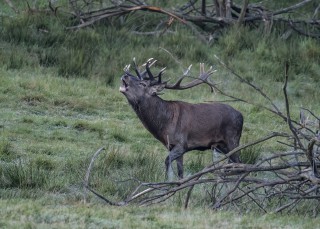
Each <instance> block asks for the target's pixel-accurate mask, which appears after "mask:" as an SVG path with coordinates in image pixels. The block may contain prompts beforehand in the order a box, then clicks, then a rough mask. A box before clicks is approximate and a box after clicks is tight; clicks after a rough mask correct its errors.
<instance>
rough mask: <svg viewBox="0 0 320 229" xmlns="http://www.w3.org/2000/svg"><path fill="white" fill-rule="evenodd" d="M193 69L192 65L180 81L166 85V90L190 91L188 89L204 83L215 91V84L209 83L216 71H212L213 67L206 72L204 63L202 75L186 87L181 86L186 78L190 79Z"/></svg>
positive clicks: (201, 70) (201, 64)
mask: <svg viewBox="0 0 320 229" xmlns="http://www.w3.org/2000/svg"><path fill="white" fill-rule="evenodd" d="M191 67H192V65H190V66H189V67H188V68H187V70H186V71H185V72H184V73H183V75H182V76H181V77H180V78H179V79H178V81H177V82H176V83H174V84H166V86H165V88H166V89H174V90H184V89H188V88H191V87H194V86H197V85H199V84H202V83H206V84H208V85H209V86H210V88H211V91H213V88H214V84H213V83H212V82H210V81H209V76H210V75H212V74H213V73H214V72H215V70H212V66H211V67H210V68H209V70H208V71H205V68H204V63H200V74H199V76H198V77H197V78H195V79H194V80H193V81H191V82H189V83H187V84H185V85H181V82H182V81H183V79H184V78H186V77H190V76H189V72H190V70H191Z"/></svg>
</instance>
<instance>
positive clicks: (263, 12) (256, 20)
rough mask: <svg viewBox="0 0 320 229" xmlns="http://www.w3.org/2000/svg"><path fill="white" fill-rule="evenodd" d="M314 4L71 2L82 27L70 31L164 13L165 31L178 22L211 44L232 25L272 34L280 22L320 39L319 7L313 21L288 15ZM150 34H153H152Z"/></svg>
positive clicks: (309, 0) (307, 0)
mask: <svg viewBox="0 0 320 229" xmlns="http://www.w3.org/2000/svg"><path fill="white" fill-rule="evenodd" d="M314 2H315V0H303V1H300V2H298V3H295V4H293V5H290V6H287V7H284V8H282V9H276V10H271V9H267V8H266V7H264V6H263V5H260V4H257V3H255V4H250V3H249V1H247V0H243V4H242V6H238V5H236V4H235V3H233V1H232V0H227V1H214V3H215V4H211V5H208V4H206V1H197V0H190V1H187V3H186V4H184V5H183V6H181V7H175V8H171V9H164V8H161V7H158V6H153V5H148V4H147V3H146V2H142V1H137V0H124V1H110V3H109V4H107V6H105V5H104V7H102V6H100V7H96V8H94V7H93V3H91V4H88V3H87V4H84V3H83V2H82V1H78V0H70V6H71V7H72V9H73V12H72V13H73V14H74V17H75V18H77V21H78V24H77V25H74V26H71V27H68V29H79V28H83V27H86V26H91V25H93V24H94V23H96V22H99V21H102V20H105V19H112V18H118V17H120V16H124V15H133V14H134V13H135V12H138V11H145V12H150V13H160V14H163V15H165V16H167V17H168V18H169V19H168V22H167V24H166V25H165V27H166V28H164V30H163V31H166V29H167V28H168V27H169V26H171V24H172V23H173V22H174V21H177V22H180V23H183V24H185V25H187V26H189V27H190V28H192V30H193V31H195V30H196V32H195V34H196V35H198V36H199V37H200V39H202V40H205V42H210V40H211V39H212V36H213V37H214V34H213V33H216V32H217V31H219V29H221V28H225V27H228V26H230V25H237V26H240V25H254V26H257V25H258V24H262V25H264V26H265V27H266V29H265V31H270V30H271V28H272V26H274V25H275V24H276V23H282V24H285V25H287V26H288V28H291V29H293V30H294V31H296V32H297V33H299V34H302V35H305V36H310V37H313V38H319V37H320V31H319V30H320V20H319V19H318V11H319V6H318V7H317V8H316V9H315V10H314V12H310V17H311V18H310V19H295V20H293V19H292V18H290V17H288V16H287V15H288V14H291V13H293V12H295V11H296V10H299V9H300V8H302V7H304V6H306V5H310V4H313V3H314ZM51 7H52V5H51ZM311 14H312V15H311ZM306 27H308V31H306V30H305V29H306ZM144 32H146V31H144ZM147 32H149V33H150V31H147ZM212 32H213V33H212ZM204 37H205V39H204Z"/></svg>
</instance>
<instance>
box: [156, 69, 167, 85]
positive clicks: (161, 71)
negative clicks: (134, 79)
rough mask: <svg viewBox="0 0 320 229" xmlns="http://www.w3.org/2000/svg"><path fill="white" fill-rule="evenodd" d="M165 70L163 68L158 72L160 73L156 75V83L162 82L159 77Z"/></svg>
mask: <svg viewBox="0 0 320 229" xmlns="http://www.w3.org/2000/svg"><path fill="white" fill-rule="evenodd" d="M165 70H166V67H164V68H163V69H161V70H160V72H159V74H158V76H157V77H158V83H162V82H161V75H162V73H163V72H164V71H165Z"/></svg>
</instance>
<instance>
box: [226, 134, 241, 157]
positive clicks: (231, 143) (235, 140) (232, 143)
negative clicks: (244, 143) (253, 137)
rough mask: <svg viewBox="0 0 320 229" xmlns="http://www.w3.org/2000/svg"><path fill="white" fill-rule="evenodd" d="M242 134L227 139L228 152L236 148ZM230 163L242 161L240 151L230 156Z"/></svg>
mask: <svg viewBox="0 0 320 229" xmlns="http://www.w3.org/2000/svg"><path fill="white" fill-rule="evenodd" d="M239 141H240V136H235V137H233V138H230V139H228V141H227V145H226V148H227V153H229V152H230V151H232V150H234V149H235V148H237V147H238V146H239ZM229 163H241V160H240V152H239V151H238V152H236V153H234V154H232V155H231V156H230V157H229Z"/></svg>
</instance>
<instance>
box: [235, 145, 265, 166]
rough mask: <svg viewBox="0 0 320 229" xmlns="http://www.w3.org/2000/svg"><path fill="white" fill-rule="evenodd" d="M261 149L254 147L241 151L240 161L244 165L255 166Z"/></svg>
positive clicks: (257, 146) (258, 146)
mask: <svg viewBox="0 0 320 229" xmlns="http://www.w3.org/2000/svg"><path fill="white" fill-rule="evenodd" d="M261 150H262V147H261V146H260V145H254V146H251V147H248V148H245V149H243V150H241V154H240V159H241V161H242V162H243V163H245V164H255V163H256V162H257V161H258V159H259V157H260V156H261Z"/></svg>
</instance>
